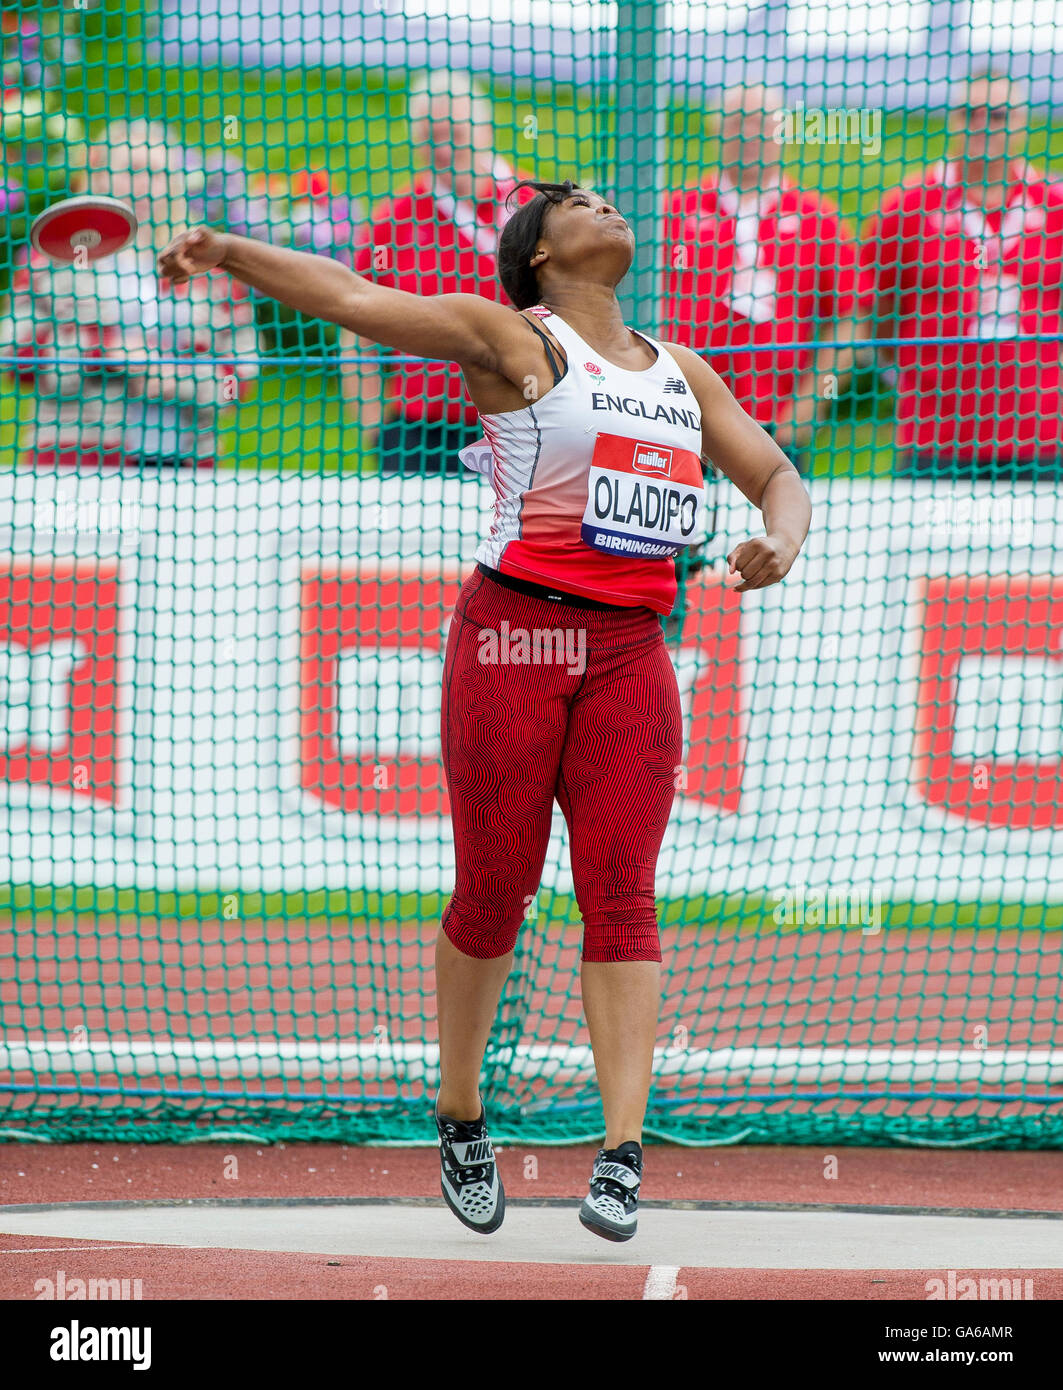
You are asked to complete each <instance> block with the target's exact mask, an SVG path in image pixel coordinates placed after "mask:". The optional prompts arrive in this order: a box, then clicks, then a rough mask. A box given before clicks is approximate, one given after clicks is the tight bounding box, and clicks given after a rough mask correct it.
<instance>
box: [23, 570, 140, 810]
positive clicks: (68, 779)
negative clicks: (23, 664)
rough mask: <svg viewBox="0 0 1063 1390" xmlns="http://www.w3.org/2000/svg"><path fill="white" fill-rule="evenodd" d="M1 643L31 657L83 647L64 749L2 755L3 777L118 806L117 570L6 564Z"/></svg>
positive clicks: (26, 744)
mask: <svg viewBox="0 0 1063 1390" xmlns="http://www.w3.org/2000/svg"><path fill="white" fill-rule="evenodd" d="M0 643H2V644H4V645H6V646H8V647H9V648H13V649H15V650H19V649H21V650H22V651H24V652H25V653H26V655H27V656H30V657H32V656H34V655H35V654H36V655H40V654H42V653H43V652H44V651H46V649H47V648H48V647H50V646H55V645H57V644H60V643H76V644H77V645H78V646H79V647H81V648H83V649H84V652H85V655H84V657H83V658H81V659H80V660H76V661H75V662H74V663H73V665H72V667H71V671H70V676H69V681H68V685H67V689H66V692H65V699H64V700H63V709H64V715H65V724H66V730H65V735H64V737H63V738H62V740H61V741H60V742H59V743H58V745H57V744H56V743H55V741H54V740H53V741H52V742H50V743H49V744H48V745H47V746H46V747H44V746H41V745H40V741H39V740H38V744H37V746H34V738H33V736H32V734H31V735H30V737H28V738H26V739H23V740H22V741H21V742H19V743H10V744H8V747H7V749H6V750H5V751H3V752H0V777H2V778H4V779H6V780H7V781H8V782H29V783H31V784H43V785H45V786H50V787H62V788H63V790H64V791H68V792H72V793H73V794H74V795H75V796H80V797H86V798H88V799H90V800H92V801H102V802H107V803H109V804H111V805H113V804H114V803H115V801H116V800H117V791H118V788H117V779H116V776H115V773H116V770H117V762H116V747H115V739H116V734H117V719H118V714H117V707H118V680H117V645H118V568H117V563H116V562H114V561H100V560H33V561H30V560H25V561H18V560H10V559H9V560H2V561H0Z"/></svg>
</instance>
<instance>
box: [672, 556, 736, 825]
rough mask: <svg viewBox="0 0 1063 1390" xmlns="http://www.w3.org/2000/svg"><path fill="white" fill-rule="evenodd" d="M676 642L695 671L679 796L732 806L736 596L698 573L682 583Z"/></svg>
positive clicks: (727, 808)
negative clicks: (695, 657) (694, 652)
mask: <svg viewBox="0 0 1063 1390" xmlns="http://www.w3.org/2000/svg"><path fill="white" fill-rule="evenodd" d="M686 602H687V604H688V608H687V612H686V616H685V618H684V621H683V636H682V645H683V646H684V647H696V648H697V649H698V652H699V661H700V667H701V670H700V674H699V675H698V678H697V680H696V681H695V683H694V688H693V690H692V691H691V699H690V718H689V723H690V730H689V742H688V745H687V746H688V749H689V752H688V757H687V785H686V786H685V787H684V788H683V790H682V791H681V792H680V795H681V796H688V797H696V798H697V799H698V800H699V801H710V802H712V803H714V804H715V805H717V806H718V807H719V808H720V810H721V811H731V812H736V811H737V810H738V808H739V805H740V803H741V799H742V770H743V766H744V763H745V739H744V735H743V731H742V721H743V710H742V703H741V666H740V662H739V646H738V632H739V621H740V618H741V614H742V596H741V594H736V593H735V591H734V590H733V589H730V588H728V587H727V586H726V585H725V584H724V583H723V581H722V580H720V579H716V578H715V577H714V576H711V575H703V576H702V578H701V579H700V581H695V582H693V583H691V584H689V585H688V586H687V591H686Z"/></svg>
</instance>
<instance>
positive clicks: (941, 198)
mask: <svg viewBox="0 0 1063 1390" xmlns="http://www.w3.org/2000/svg"><path fill="white" fill-rule="evenodd" d="M1026 128H1027V112H1026V106H1025V94H1024V91H1023V89H1022V87H1021V85H1020V84H1019V83H1017V82H1013V81H1011V80H1010V79H1009V78H1008V77H1007V76H1006V75H1005V74H1003V73H1001V72H998V71H993V70H986V71H983V72H981V73H979V74H976V75H975V76H973V77H972V78H971V79H969V81H968V82H967V83H965V84H964V87H963V89H962V90H961V94H960V99H959V101H958V102H957V104H956V105H955V108H954V110H953V112H952V115H951V118H950V130H951V140H950V145H949V152H948V156H947V158H946V159H945V160H944V161H942V162H941V163H939V164H936V165H934V166H933V167H932V168H931V169H929V170H928V171H927V172H926V173H925V174H923V175H922V177H919V176H917V177H916V178H915V179H909V180H908V181H906V182H905V183H904V184H902V185H901V187H899V188H896V189H894V190H893V191H892V192H890V193H889V194H887V196H886V198H885V199H884V200H883V203H882V206H881V208H880V210H879V212H878V213H877V215H876V216H875V217H874V218H873V219H872V220H871V222H870V224H869V225H868V227H867V229H866V234H865V240H864V248H863V255H864V261H865V265H866V267H867V270H868V274H869V276H870V280H871V287H870V290H869V295H870V299H869V304H870V307H871V308H872V309H873V311H874V314H875V319H876V328H877V332H878V333H879V335H880V336H883V337H897V338H903V339H905V340H908V341H910V342H911V346H909V345H908V341H906V342H905V344H904V345H903V346H902V347H900V348H899V349H897V350H892V349H890V350H889V354H890V360H893V361H895V362H896V367H897V378H898V379H897V401H898V410H897V414H898V426H897V447H898V450H899V451H900V453H899V458H898V471H899V472H902V473H906V474H919V475H933V474H935V473H936V474H938V475H940V476H944V477H971V476H979V477H997V478H1004V477H1011V478H1015V477H1032V476H1037V475H1038V474H1049V475H1052V476H1058V475H1059V471H1060V468H1061V467H1063V389H1061V388H1063V380H1061V377H1063V372H1061V366H1060V362H1061V347H1060V342H1059V340H1058V338H1057V340H1056V341H1054V342H1052V341H1049V342H1040V343H1038V342H1017V341H1016V335H1017V334H1020V333H1039V332H1041V333H1050V334H1056V335H1058V334H1059V333H1060V331H1061V329H1063V184H1061V183H1059V182H1057V181H1055V180H1051V179H1049V178H1046V176H1045V175H1044V174H1042V173H1040V172H1038V171H1037V170H1036V169H1033V168H1032V167H1031V166H1030V165H1028V164H1026V163H1025V162H1024V161H1023V159H1022V158H1021V154H1020V152H1021V150H1022V147H1023V145H1024V141H1025V134H1026ZM938 335H940V336H943V337H959V336H965V337H970V338H973V339H975V340H976V341H973V342H970V343H965V344H960V345H948V346H930V347H923V348H921V347H919V346H918V343H919V340H920V339H921V338H925V337H930V336H938Z"/></svg>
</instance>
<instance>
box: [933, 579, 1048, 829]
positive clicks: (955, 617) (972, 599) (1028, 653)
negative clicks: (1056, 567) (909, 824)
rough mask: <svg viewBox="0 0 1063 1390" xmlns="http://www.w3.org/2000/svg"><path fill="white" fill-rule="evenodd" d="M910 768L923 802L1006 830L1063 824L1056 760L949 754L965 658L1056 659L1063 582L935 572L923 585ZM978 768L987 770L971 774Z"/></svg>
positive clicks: (951, 746) (951, 750)
mask: <svg viewBox="0 0 1063 1390" xmlns="http://www.w3.org/2000/svg"><path fill="white" fill-rule="evenodd" d="M925 592H926V597H925V615H924V620H923V654H922V661H921V668H920V675H919V704H918V709H917V711H916V729H915V746H914V771H915V777H916V780H917V782H918V784H919V785H920V787H921V790H922V792H923V795H924V796H925V797H926V799H927V801H929V802H931V803H932V804H933V805H936V806H943V807H944V808H945V809H946V810H948V811H951V812H952V813H953V814H954V815H958V816H964V817H966V818H967V819H968V820H977V821H984V822H987V823H988V824H990V825H1001V826H1007V827H1009V828H1012V829H1022V830H1043V829H1045V828H1047V827H1049V826H1059V825H1063V762H1061V761H1059V760H1058V759H1057V760H1056V761H1055V762H1041V761H1036V762H1035V761H1033V760H1032V759H1029V760H1023V761H1016V762H1000V761H996V760H993V759H983V760H981V761H979V762H977V763H975V762H972V761H962V760H960V759H957V758H956V757H954V756H953V735H954V727H955V722H956V685H957V673H958V671H959V666H960V663H961V661H962V660H963V659H964V658H965V657H972V656H998V657H1005V656H1010V657H1019V658H1022V657H1041V658H1042V659H1043V658H1045V657H1048V658H1050V659H1051V660H1054V661H1060V660H1063V651H1061V642H1060V634H1061V632H1063V580H1060V579H1052V578H1046V577H1038V578H1033V577H1032V576H1030V575H1003V576H995V577H993V578H990V577H988V576H978V577H971V576H961V577H959V578H950V577H947V576H946V577H939V578H934V579H930V580H928V581H927V584H926V591H925ZM977 769H984V773H985V775H984V777H976V776H975V773H976V770H977Z"/></svg>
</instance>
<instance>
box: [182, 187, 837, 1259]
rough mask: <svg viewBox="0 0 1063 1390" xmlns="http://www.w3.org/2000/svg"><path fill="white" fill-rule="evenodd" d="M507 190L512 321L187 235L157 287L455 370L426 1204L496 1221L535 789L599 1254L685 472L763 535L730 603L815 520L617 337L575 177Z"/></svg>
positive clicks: (645, 1018)
mask: <svg viewBox="0 0 1063 1390" xmlns="http://www.w3.org/2000/svg"><path fill="white" fill-rule="evenodd" d="M523 187H529V188H533V189H535V190H536V194H535V196H534V197H532V198H531V199H530V200H529V201H527V202H525V203H524V204H523V205H522V206H521V207H520V208H519V209H518V210H517V211H516V212H515V213H514V214H513V216H512V218H511V219H510V221H509V222H508V223H507V224H506V226H505V228H504V230H503V232H502V235H501V239H500V242H499V248H498V266H499V276H500V279H501V282H502V286H503V288H504V289H505V291H506V294H507V295H508V296H509V298H510V300H511V302H512V304H513V305H514V306H515V309H514V308H509V307H506V306H504V305H502V304H499V303H497V302H494V301H492V300H489V299H484V298H481V297H479V296H477V295H471V294H441V295H434V296H430V295H417V294H408V293H404V292H402V291H400V290H393V289H385V288H383V287H381V286H378V285H375V284H374V283H373V282H372V281H371V280H368V279H366V278H364V277H362V276H360V275H357V274H354V273H353V272H351V271H349V270H347V269H346V268H345V267H343V266H342V265H340V264H339V263H338V262H336V261H332V260H328V259H326V258H323V257H320V256H315V255H308V254H306V253H305V252H299V251H289V250H284V249H281V248H279V247H275V246H270V245H268V244H266V243H263V242H259V241H252V240H248V239H246V238H244V237H239V236H232V235H228V234H224V233H220V232H217V231H212V230H211V229H209V228H206V227H196V228H193V229H192V230H190V231H186V232H182V233H181V234H180V235H179V236H177V237H176V238H175V239H174V240H173V241H172V242H171V243H170V245H169V246H168V247H167V248H166V250H165V251H164V252H163V253H162V255H161V257H160V260H159V270H160V274H162V275H164V276H166V277H168V278H169V279H171V280H173V281H175V282H177V283H182V282H183V281H185V280H187V279H189V277H191V276H193V275H198V274H201V273H203V272H206V271H208V270H210V269H212V268H214V267H218V266H220V267H221V268H222V269H224V270H226V271H229V272H231V273H232V275H233V276H234V277H235V278H236V279H238V280H240V281H242V282H243V283H244V284H245V285H251V286H253V287H254V288H255V289H257V290H260V291H262V292H263V293H265V294H268V295H271V296H272V297H273V298H275V299H278V300H280V301H281V302H282V303H284V304H288V305H290V306H291V307H292V308H293V309H297V310H299V311H300V312H302V313H304V314H309V315H310V316H311V317H313V318H320V319H327V320H329V321H331V322H333V323H337V324H340V325H342V326H343V327H345V328H349V329H351V330H352V331H353V332H354V333H356V334H358V335H359V336H361V337H363V338H369V339H372V340H374V341H375V342H378V343H382V344H384V345H385V346H387V347H391V348H395V349H397V350H398V351H400V352H403V353H409V354H410V355H413V356H418V357H434V358H444V359H449V360H452V361H454V362H456V363H457V364H458V365H459V366H460V368H461V370H462V373H463V376H464V379H465V383H466V386H467V388H468V391H469V395H470V397H471V399H472V401H473V403H474V405H475V406H476V407H477V409H478V410H479V411H480V416H481V421H482V424H483V429H484V433H485V436H486V439H487V442H488V444H489V445H490V472H491V478H492V482H493V485H494V490H495V517H494V523H493V525H492V528H491V532H490V535H489V536H488V537H487V538H486V539H485V540H484V541H483V542H482V544H481V546H480V548H479V550H478V551H477V553H476V559H477V562H478V563H477V565H476V569H475V570H474V571H473V573H472V574H471V575H470V576H469V578H468V579H467V580H466V581H465V584H464V586H463V588H462V590H461V594H460V596H459V598H458V602H457V608H456V611H455V613H454V617H453V620H452V622H451V626H450V632H449V639H448V642H447V650H446V661H445V666H444V673H443V719H442V742H443V761H444V767H445V770H446V776H447V783H448V787H449V791H450V800H451V808H452V810H451V814H452V818H453V826H454V842H455V854H456V866H457V867H456V882H455V887H454V894H453V897H452V898H451V899H450V903H449V905H448V906H447V908H446V910H445V912H444V914H443V919H442V924H441V928H440V933H439V938H438V943H437V947H436V989H437V1001H438V1010H439V1052H440V1087H439V1093H438V1095H437V1097H436V1105H435V1117H436V1123H437V1126H438V1130H439V1143H440V1157H441V1168H442V1174H441V1180H442V1190H443V1196H444V1198H445V1199H446V1201H447V1204H448V1205H449V1206H450V1208H451V1210H452V1211H453V1212H454V1214H455V1215H456V1216H457V1217H458V1219H459V1220H460V1221H462V1222H464V1223H465V1225H466V1226H469V1227H471V1228H472V1229H473V1230H474V1231H481V1232H483V1233H485V1234H486V1233H489V1232H492V1231H496V1230H498V1228H499V1226H500V1225H501V1224H502V1218H503V1215H504V1213H505V1197H504V1194H503V1190H502V1183H501V1181H500V1180H499V1175H498V1169H497V1165H496V1162H495V1155H494V1151H493V1149H492V1147H491V1141H490V1138H489V1136H488V1132H487V1124H486V1115H485V1112H484V1108H483V1103H482V1098H481V1096H480V1091H479V1082H480V1069H481V1065H482V1062H483V1056H484V1051H485V1048H486V1045H487V1040H488V1034H489V1032H490V1029H491V1024H492V1021H493V1019H494V1015H495V1012H496V1009H497V1007H498V1001H499V997H500V995H501V991H502V986H503V983H504V982H505V979H506V977H507V975H508V974H509V971H510V967H511V965H512V961H513V949H514V945H515V942H516V940H517V933H518V931H519V929H520V926H521V923H522V921H523V919H524V916H525V913H526V907H527V904H528V903H529V902H531V900H532V898H533V897H534V896H535V894H536V892H537V891H538V888H539V880H540V877H541V875H542V870H543V864H544V861H545V857H546V849H547V842H548V839H549V834H550V822H551V814H552V804H553V801H554V799H555V798H556V799H557V801H558V802H559V804H560V806H561V809H562V811H563V812H564V815H565V819H566V821H567V822H568V829H569V839H570V844H571V854H572V873H573V878H574V882H575V888H576V895H577V898H578V901H579V906H580V911H581V913H582V916H583V925H584V938H583V959H582V967H581V982H582V991H583V1002H584V1006H585V1009H586V1016H587V1025H588V1028H589V1030H590V1036H591V1044H592V1048H593V1053H594V1062H595V1068H596V1071H597V1077H598V1083H599V1086H600V1088H601V1096H602V1105H603V1109H604V1112H605V1125H606V1133H605V1146H604V1148H602V1149H601V1150H600V1151H599V1152H598V1154H597V1156H596V1159H595V1162H594V1169H593V1172H592V1174H591V1178H590V1191H589V1194H588V1196H587V1197H586V1199H585V1200H584V1202H583V1205H582V1207H581V1208H580V1213H579V1215H580V1220H581V1221H582V1222H583V1224H584V1226H586V1227H588V1228H589V1229H590V1230H592V1231H594V1232H596V1233H597V1234H598V1235H600V1236H604V1237H605V1238H606V1239H607V1240H628V1239H630V1238H631V1236H633V1235H634V1234H635V1224H636V1216H637V1211H638V1191H639V1184H640V1181H641V1177H642V1147H641V1142H640V1141H641V1138H642V1124H643V1119H644V1117H645V1113H646V1104H647V1099H648V1095H649V1087H650V1080H651V1075H652V1068H653V1049H654V1042H655V1039H656V1031H657V1021H658V1009H659V1001H660V992H661V980H660V962H661V948H660V938H659V936H658V931H657V920H656V910H655V901H654V874H655V868H656V861H657V855H658V852H659V850H660V846H661V841H662V839H663V837H664V832H665V826H666V823H667V820H668V815H669V811H670V809H671V805H672V799H673V796H674V794H675V779H676V774H677V771H678V769H679V766H680V763H681V758H682V729H681V721H680V705H679V691H678V688H677V685H676V678H675V674H674V672H673V669H672V664H671V661H670V659H669V657H668V653H667V651H666V648H665V644H664V638H663V634H662V631H661V624H660V619H659V618H658V616H657V615H658V614H665V615H666V614H668V613H669V612H670V611H671V609H672V605H673V603H674V601H675V598H676V568H675V562H674V559H673V557H674V556H675V555H676V554H678V553H679V552H680V551H681V550H682V549H683V548H684V545H685V544H686V543H688V542H691V541H694V540H696V539H697V532H698V517H699V512H700V509H701V507H702V506H703V502H704V492H703V472H702V466H701V458H702V456H703V455H704V456H705V457H706V458H708V459H711V460H712V461H713V463H715V464H716V466H717V467H718V468H719V469H721V470H722V472H723V473H724V474H726V476H727V477H728V478H729V479H730V480H731V481H732V482H733V483H735V484H736V486H737V487H738V488H739V489H740V490H741V491H742V492H743V493H744V494H745V495H746V497H748V498H749V500H750V501H751V502H752V503H753V504H754V505H755V506H757V507H759V508H760V510H761V512H762V513H763V516H764V529H765V532H766V534H765V535H763V536H758V537H755V538H754V539H752V540H747V541H745V542H743V543H742V544H741V545H739V546H737V547H736V549H735V550H734V551H732V553H731V555H730V556H729V557H728V562H729V565H730V570H731V573H732V574H734V573H735V572H736V571H737V573H738V575H739V576H740V578H739V579H736V580H735V581H734V583H735V587H736V588H737V590H738V592H739V593H742V592H745V591H747V590H750V589H763V588H765V587H766V586H767V585H769V584H775V583H777V582H778V581H779V580H780V579H782V578H783V576H784V575H785V574H786V573H787V571H788V570H789V569H790V566H791V565H792V564H793V562H794V559H795V557H796V555H797V553H798V551H799V549H800V547H801V544H802V542H803V541H804V538H805V536H806V534H807V532H808V525H809V518H810V507H809V500H808V495H807V493H806V491H805V488H804V485H803V483H802V482H801V479H800V477H799V476H798V473H797V471H796V469H795V468H794V466H793V465H792V464H791V463H790V462H789V460H788V459H787V458H786V456H785V455H784V454H783V453H782V452H781V450H780V449H779V448H778V447H777V446H776V445H775V444H774V443H773V442H772V440H771V439H770V438H769V436H768V435H767V434H766V433H765V432H764V431H763V430H762V429H761V428H760V427H759V425H757V424H755V423H754V422H753V420H752V419H751V418H750V417H749V416H748V415H747V414H745V412H744V411H743V410H742V409H741V408H740V407H739V406H738V404H737V403H736V402H735V400H734V399H733V397H732V396H731V395H730V393H729V392H728V391H727V389H726V388H725V387H724V385H723V383H722V382H721V381H720V378H719V377H718V376H717V375H716V373H715V372H713V371H712V370H711V369H710V368H709V367H708V366H707V365H706V364H705V362H703V361H702V359H701V358H700V357H698V356H697V355H696V354H695V353H694V352H691V351H690V350H689V349H687V348H684V347H678V346H676V345H674V344H672V343H662V342H657V341H656V340H655V339H653V338H650V337H648V336H647V335H646V334H644V333H639V332H638V331H636V330H635V329H632V328H628V327H627V326H626V325H625V323H624V321H623V318H622V316H621V312H620V306H619V304H618V302H617V298H616V287H617V285H618V284H619V283H620V282H621V280H623V278H624V276H625V274H626V273H627V271H628V269H629V267H630V265H631V260H632V254H633V250H634V237H633V235H632V232H631V230H630V228H629V227H628V225H627V223H626V222H625V220H624V218H623V217H622V216H621V215H620V213H619V212H617V210H616V209H615V208H614V207H612V206H611V204H609V203H607V202H605V200H604V199H602V198H600V197H599V196H598V195H597V194H596V193H590V192H585V191H582V190H581V189H579V188H577V187H574V186H573V185H572V184H571V183H568V182H566V183H563V184H550V183H540V182H537V181H533V180H525V181H524V182H522V183H520V184H518V185H517V188H518V189H519V188H523ZM516 191H517V189H514V190H513V192H514V193H516ZM510 196H511V197H512V196H513V195H512V194H511V195H510ZM475 452H476V451H475V449H474V451H473V453H474V455H475ZM485 452H486V450H485ZM503 623H507V624H508V627H506V628H505V629H503V628H502V626H501V625H502V624H503ZM518 629H519V630H522V631H524V632H525V633H526V634H532V633H534V632H535V631H536V629H539V630H540V631H552V632H556V631H558V630H559V629H560V630H562V631H563V632H564V633H565V634H567V635H568V637H570V638H571V640H566V641H565V642H564V643H563V644H561V645H563V646H564V649H565V650H564V653H563V654H560V653H558V654H557V660H556V661H555V662H554V663H553V664H547V662H546V661H545V660H544V661H540V662H538V663H534V664H533V663H531V662H529V663H528V664H517V663H515V662H514V661H512V660H507V661H505V662H503V661H501V660H500V659H498V656H497V655H495V656H494V657H493V658H492V655H491V654H492V651H494V652H495V653H496V654H497V653H498V650H499V646H498V643H499V634H500V633H504V635H505V637H508V636H510V635H511V634H514V633H516V632H517V630H518ZM573 651H576V652H578V653H580V654H581V655H580V656H579V659H578V660H577V661H575V662H573V661H572V660H571V654H572V652H573ZM541 654H542V655H548V654H549V648H548V647H546V648H543V649H542V653H541ZM508 655H509V653H508V651H507V656H508Z"/></svg>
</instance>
